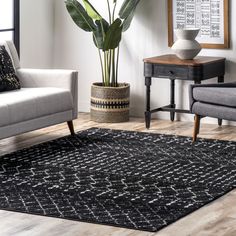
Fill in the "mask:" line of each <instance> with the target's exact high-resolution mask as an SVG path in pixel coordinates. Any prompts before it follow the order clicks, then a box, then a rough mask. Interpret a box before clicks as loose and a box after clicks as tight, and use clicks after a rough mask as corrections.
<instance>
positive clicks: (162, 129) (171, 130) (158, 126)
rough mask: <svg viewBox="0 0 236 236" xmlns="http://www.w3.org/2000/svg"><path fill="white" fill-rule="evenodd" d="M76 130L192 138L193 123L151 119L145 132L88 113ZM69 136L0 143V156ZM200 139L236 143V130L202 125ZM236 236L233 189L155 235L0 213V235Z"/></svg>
mask: <svg viewBox="0 0 236 236" xmlns="http://www.w3.org/2000/svg"><path fill="white" fill-rule="evenodd" d="M74 124H75V130H76V131H79V130H83V129H87V128H90V127H104V128H112V129H124V130H135V131H140V132H151V133H165V134H176V135H185V136H191V134H192V127H193V123H187V122H173V123H172V122H170V121H162V120H154V121H152V124H151V129H150V130H148V131H147V130H146V129H145V126H144V120H143V119H141V118H131V120H130V122H127V123H122V124H96V123H94V122H92V121H90V118H89V114H79V119H78V120H76V121H75V122H74ZM67 134H69V131H68V128H67V126H66V124H61V125H57V126H53V127H50V128H46V129H41V130H38V131H34V132H31V133H27V134H23V135H19V136H17V137H13V138H9V139H5V140H0V155H3V154H5V153H9V152H12V151H15V150H19V149H21V148H24V147H29V146H32V145H34V144H38V143H41V142H46V141H48V140H52V139H56V138H58V137H62V136H64V135H67ZM200 137H203V138H213V139H224V140H234V141H236V127H230V126H223V127H218V126H217V125H206V124H203V125H202V128H201V135H200ZM36 235H37V236H61V235H63V236H87V235H88V236H120V235H121V236H134V235H135V236H211V235H212V236H236V190H234V191H232V192H230V193H229V194H227V195H225V196H224V197H222V198H220V199H218V200H216V201H215V202H213V203H211V204H209V205H207V206H205V207H203V208H201V209H199V210H198V211H195V212H194V213H192V214H190V215H188V216H186V217H184V218H182V219H181V220H179V221H177V222H176V223H174V224H172V225H170V226H168V227H166V228H164V229H163V230H161V231H159V232H158V233H154V234H153V233H148V232H142V231H134V230H128V229H123V228H118V227H109V226H103V225H96V224H87V223H81V222H75V221H67V220H61V219H55V218H48V217H41V216H34V215H28V214H21V213H14V212H7V211H0V236H36Z"/></svg>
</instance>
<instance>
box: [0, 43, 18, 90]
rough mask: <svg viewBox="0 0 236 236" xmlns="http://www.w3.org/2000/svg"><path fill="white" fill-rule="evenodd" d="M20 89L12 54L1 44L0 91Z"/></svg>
mask: <svg viewBox="0 0 236 236" xmlns="http://www.w3.org/2000/svg"><path fill="white" fill-rule="evenodd" d="M16 89H20V82H19V79H18V78H17V76H16V73H15V69H14V67H13V64H12V60H11V57H10V55H9V54H8V52H7V50H6V48H5V46H3V45H2V46H0V92H3V91H10V90H16Z"/></svg>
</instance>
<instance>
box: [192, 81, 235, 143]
mask: <svg viewBox="0 0 236 236" xmlns="http://www.w3.org/2000/svg"><path fill="white" fill-rule="evenodd" d="M189 96H190V111H191V112H192V113H193V114H195V124H194V132H193V141H196V139H197V135H198V134H199V131H200V120H201V118H202V117H205V116H209V117H214V118H217V119H218V121H219V122H218V123H219V125H221V124H222V120H230V121H236V82H232V83H222V84H204V85H203V84H201V85H190V88H189Z"/></svg>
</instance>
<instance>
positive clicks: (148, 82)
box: [145, 77, 152, 129]
mask: <svg viewBox="0 0 236 236" xmlns="http://www.w3.org/2000/svg"><path fill="white" fill-rule="evenodd" d="M145 85H146V112H145V122H146V128H147V129H149V128H150V123H151V112H150V109H151V106H150V97H151V85H152V78H151V77H145Z"/></svg>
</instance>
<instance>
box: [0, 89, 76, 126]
mask: <svg viewBox="0 0 236 236" xmlns="http://www.w3.org/2000/svg"><path fill="white" fill-rule="evenodd" d="M65 111H71V116H72V112H73V101H72V95H71V93H70V91H69V90H67V89H61V88H50V87H48V88H46V87H44V88H22V89H20V90H14V91H10V92H3V93H0V128H1V127H3V126H7V125H12V124H16V123H18V122H23V121H28V120H32V119H35V118H39V117H43V116H48V115H52V114H56V113H60V112H65Z"/></svg>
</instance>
